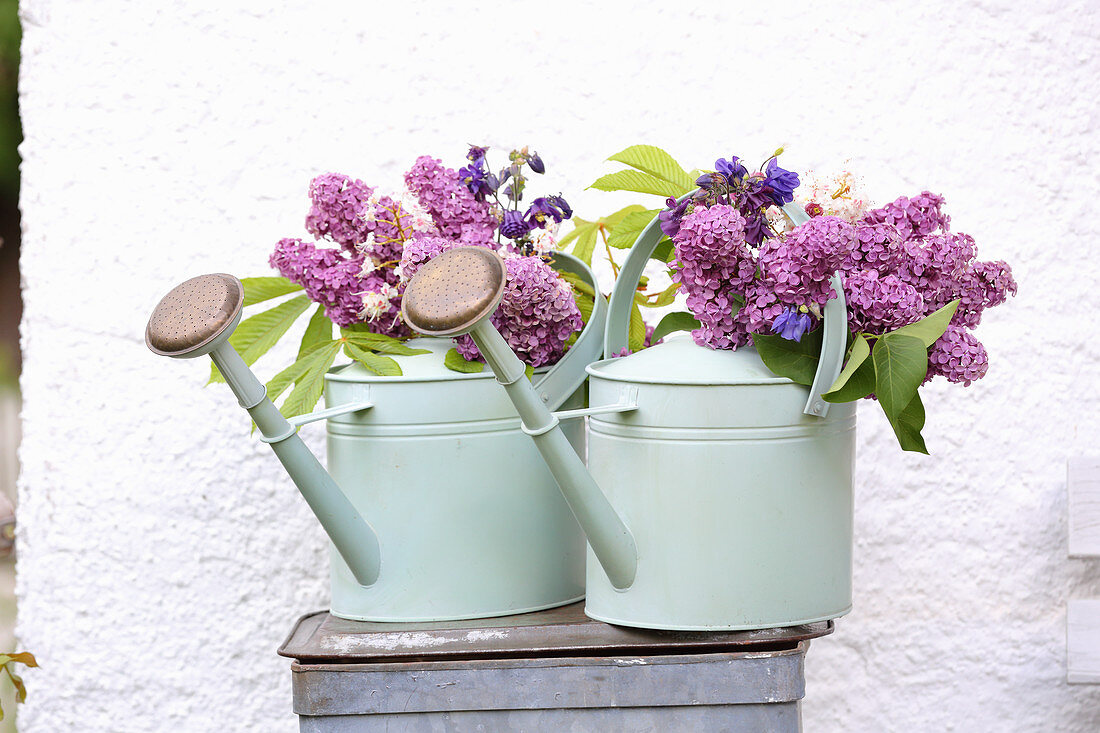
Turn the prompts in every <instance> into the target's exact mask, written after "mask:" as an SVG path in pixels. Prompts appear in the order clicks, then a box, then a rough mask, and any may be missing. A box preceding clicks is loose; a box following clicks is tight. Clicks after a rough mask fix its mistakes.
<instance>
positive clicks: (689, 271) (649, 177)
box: [594, 146, 1016, 453]
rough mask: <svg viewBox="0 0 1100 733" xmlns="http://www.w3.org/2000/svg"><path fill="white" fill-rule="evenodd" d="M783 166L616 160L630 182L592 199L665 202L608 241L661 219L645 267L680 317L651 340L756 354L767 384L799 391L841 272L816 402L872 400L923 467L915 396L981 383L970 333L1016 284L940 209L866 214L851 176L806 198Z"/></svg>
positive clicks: (937, 204) (646, 150)
mask: <svg viewBox="0 0 1100 733" xmlns="http://www.w3.org/2000/svg"><path fill="white" fill-rule="evenodd" d="M781 152H782V150H778V151H776V153H775V154H773V155H772V156H771V157H769V158H768V159H767V160H766V161H764V163H763V164H762V165H761V166H760V167H759V168H758V169H757V170H755V171H750V170H749V169H748V168H747V167H746V166H745V164H744V162H743V161H742V160H741V159H740V158H738V157H736V156H731V157H730V158H728V159H719V160H717V161H716V162H715V165H714V170H713V171H696V172H694V173H693V174H688V173H687V172H686V171H684V170H683V168H682V167H681V166H680V165H679V164H677V163H676V162H675V161H674V160H673V159H672V158H671V156H669V155H668V154H667V153H665V152H664V151H662V150H660V149H659V148H653V147H651V146H634V147H633V148H628V149H627V150H625V151H623V152H622V153H619V154H617V155H616V156H613V158H612V159H613V160H620V161H622V162H625V163H627V165H630V166H631V167H633V168H636V169H637V170H633V171H620V172H619V173H613V174H610V175H608V176H604V177H603V178H601V179H600V180H599V181H597V182H596V183H595V184H594V187H595V188H600V189H602V190H633V191H639V192H644V193H655V194H661V195H667V196H668V198H667V200H666V202H665V204H666V207H665V208H664V209H663V210H649V211H644V210H643V211H636V212H632V213H629V214H628V215H626V216H625V217H623V218H622V219H621V220H620V221H619V222H618V223H617V224H616V225H614V226H613V231H612V235H611V237H610V238H609V240H608V241H609V243H610V244H611V246H623V245H622V243H623V242H625V241H627V240H629V241H630V242H631V243H632V242H633V239H634V238H636V236H637V233H638V232H640V230H641V228H642V227H643V226H645V225H646V224H648V223H649V222H650V221H652V220H653V217H654V216H657V217H659V219H660V227H661V230H662V231H663V232H664V234H665V235H667V239H666V240H665V247H664V249H663V250H662V249H661V248H660V247H659V248H658V252H657V254H656V255H655V256H656V257H658V258H659V259H661V260H662V261H664V262H665V263H667V264H668V266H669V274H670V276H671V278H672V282H673V287H674V288H676V289H677V290H679V291H680V292H683V293H684V294H685V295H686V305H687V308H688V310H689V311H690V316H689V315H687V314H684V313H673V314H669V315H668V316H666V317H665V319H663V320H662V321H661V323H660V324H658V326H657V327H656V330H655V332H654V334H653V337H652V338H653V340H656V339H658V338H660V337H661V336H663V335H664V334H666V333H668V332H670V331H672V330H679V329H684V330H691V332H692V336H693V338H694V339H695V342H696V343H698V344H700V345H702V346H707V347H709V348H712V349H736V348H738V347H740V346H744V345H746V344H750V343H751V344H752V345H753V346H755V348H756V349H757V351H758V353H759V355H760V357H761V359H762V360H763V361H764V363H765V364H766V365H767V366H768V367H769V368H770V369H771V370H772V371H773V372H775V373H776V374H778V375H780V376H785V377H789V378H790V379H792V380H794V381H796V382H798V383H801V384H806V385H809V384H810V383H811V382H812V380H813V376H814V373H815V371H816V367H817V357H818V353H819V352H820V348H821V329H820V328H819V325H820V323H821V319H822V308H823V306H824V305H825V304H826V303H827V302H828V301H829V300H830V299H831V298H834V297H835V296H836V294H835V292H834V291H833V288H832V286H831V284H830V280H831V278H832V277H833V275H834V274H839V275H840V279H841V282H842V284H843V288H844V294H845V298H846V301H847V307H848V325H849V329H850V337H849V346H848V351H847V360H846V364H845V366H844V369H843V371H842V372H841V374H840V376H839V378H838V379H837V380H836V382H835V383H834V384H833V385H832V388H831V389H830V390H829V391H828V392H826V394H825V395H824V398H825V399H826V400H828V401H831V402H848V401H852V400H857V399H862V398H870V399H876V400H877V401H878V403H879V404H880V405H881V406H882V408H883V410H884V412H885V413H886V416H887V418H888V419H889V420H890V423H891V425H892V426H893V428H894V432H895V434H896V435H897V437H898V440H899V442H900V444H901V446H902V448H903V449H905V450H914V451H919V452H923V453H927V449H926V447H925V443H924V439H923V438H922V436H921V434H920V431H921V429H922V428H923V426H924V416H925V413H924V406H923V404H922V402H921V399H920V397H919V395H918V388H919V387H920V386H921V385H922V384H924V383H926V382H928V381H929V380H931V379H933V378H935V377H943V378H945V379H946V380H948V381H949V382H955V383H960V384H962V385H964V386H969V385H970V384H971V383H972V382H973V381H975V380H977V379H980V378H982V377H983V376H985V373H986V370H987V369H988V367H989V359H988V356H987V354H986V351H985V348H984V347H983V346H982V344H981V342H979V341H978V340H977V339H976V338H975V337H974V335H973V333H972V331H973V329H974V327H976V326H977V325H978V324H979V322H980V321H981V318H982V313H983V312H984V311H985V310H986V309H987V308H991V307H993V306H996V305H1000V304H1002V303H1004V302H1005V301H1006V300H1007V299H1008V296H1009V295H1015V293H1016V282H1015V280H1014V279H1013V277H1012V271H1011V269H1010V268H1009V266H1008V265H1007V264H1006V263H1005V262H1002V261H981V260H978V259H976V248H975V244H974V239H973V238H972V237H970V236H968V235H966V234H963V233H961V232H954V231H952V230H951V228H950V217H948V216H947V214H946V213H945V212H944V199H943V197H942V196H938V195H936V194H932V193H929V192H927V191H925V192H923V193H920V194H918V195H916V196H913V197H904V196H903V197H901V198H898V199H897V200H895V201H893V202H892V203H889V204H886V205H885V206H881V207H877V208H875V207H872V206H871V205H870V203H868V201H867V200H866V198H865V197H864V196H862V195H860V194H859V193H858V192H857V191H856V182H855V179H854V177H853V176H852V175H851V174H850V173H847V172H845V173H843V174H841V175H839V176H837V177H834V178H833V179H832V180H827V179H822V180H818V179H815V178H813V177H810V180H809V181H808V183H807V184H806V185H803V181H802V178H800V176H799V175H798V174H797V173H795V172H792V171H788V170H785V169H783V168H781V167H780V166H779V163H778V155H779V154H780V153H781ZM624 173H629V174H631V176H630V178H623V177H622V176H623V174H624ZM616 176H619V178H616ZM640 176H641V177H640ZM688 179H693V180H692V182H691V184H690V185H687V186H685V185H684V184H685V181H686V180H688ZM792 203H794V204H796V205H797V206H799V207H800V208H801V209H802V210H803V211H805V213H806V215H807V216H808V217H809V219H808V221H805V222H803V223H799V224H797V225H796V224H795V222H794V221H792V220H791V219H790V218H789V217H788V216H787V215H786V213H785V212H784V211H783V209H782V207H783V206H785V205H790V204H792ZM639 208H640V207H639ZM802 218H803V217H799V219H802ZM616 239H617V241H618V244H616V242H615V241H614V240H616ZM626 246H629V245H626Z"/></svg>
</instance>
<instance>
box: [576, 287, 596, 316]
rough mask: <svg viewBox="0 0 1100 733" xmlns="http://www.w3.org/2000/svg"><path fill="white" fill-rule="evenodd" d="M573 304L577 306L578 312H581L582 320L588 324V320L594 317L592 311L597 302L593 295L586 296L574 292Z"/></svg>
mask: <svg viewBox="0 0 1100 733" xmlns="http://www.w3.org/2000/svg"><path fill="white" fill-rule="evenodd" d="M573 302H575V303H576V304H577V310H579V311H580V312H581V320H582V321H584V322H585V323H588V319H589V318H591V317H592V309H593V308H595V307H596V302H595V300H593V298H592V296H591V295H584V294H583V293H578V292H576V291H574V292H573Z"/></svg>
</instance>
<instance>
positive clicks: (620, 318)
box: [603, 194, 848, 417]
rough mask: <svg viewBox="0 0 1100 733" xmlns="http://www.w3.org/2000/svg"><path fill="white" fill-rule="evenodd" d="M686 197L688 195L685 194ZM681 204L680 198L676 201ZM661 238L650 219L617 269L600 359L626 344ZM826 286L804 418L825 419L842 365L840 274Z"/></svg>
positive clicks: (790, 207)
mask: <svg viewBox="0 0 1100 733" xmlns="http://www.w3.org/2000/svg"><path fill="white" fill-rule="evenodd" d="M687 195H688V196H690V195H691V194H687ZM680 200H681V201H682V200H683V198H681V199H680ZM782 209H783V213H784V214H785V215H786V216H787V218H788V219H790V220H791V222H792V223H794V224H795V225H798V224H803V223H805V222H807V221H809V219H810V217H809V216H808V215H807V214H806V212H805V211H803V210H802V208H801V207H800V206H798V205H797V204H794V203H790V204H787V205H786V206H783V207H782ZM663 237H664V232H662V231H661V221H660V219H659V217H656V216H655V217H653V221H651V222H649V224H648V225H647V226H646V228H645V229H643V230H642V233H641V234H639V235H638V239H637V240H636V241H635V242H634V246H633V247H631V248H630V252H629V254H627V256H626V260H625V261H624V262H623V266H622V267H621V268H620V269H619V277H618V279H617V280H616V281H615V289H614V290H612V291H611V302H610V304H609V306H608V314H607V330H606V331H605V333H604V344H603V351H604V357H605V358H610V357H611V355H612V354H617V353H619V352H620V351H622V350H623V349H624V348H625V347H626V345H627V334H629V332H630V310H631V306H632V305H633V304H634V293H635V292H636V291H637V287H638V283H639V282H640V281H641V278H642V271H643V270H645V266H646V264H648V263H649V258H650V257H652V256H653V252H654V251H655V250H656V249H657V244H658V243H659V242H660V241H661V239H662V238H663ZM830 285H832V287H833V291H834V292H835V293H836V297H835V298H833V299H832V300H830V301H829V302H828V303H826V304H825V309H824V313H823V316H824V319H823V320H824V322H823V323H822V326H821V327H822V329H823V331H822V339H821V356H820V358H819V360H818V363H817V372H816V373H815V374H814V381H813V385H812V386H811V387H810V397H809V399H808V400H807V401H806V407H805V409H804V410H803V412H805V413H806V414H807V415H816V416H817V417H825V415H826V414H827V413H828V411H829V403H828V402H826V401H825V400H823V399H821V395H822V394H823V393H825V392H827V391H828V390H829V387H830V386H832V384H833V382H835V381H836V378H837V376H839V375H840V369H841V366H842V365H843V362H844V351H845V349H846V348H847V341H848V309H847V303H846V301H845V299H844V288H843V285H842V283H841V280H840V273H839V272H838V273H836V274H834V275H833V277H832V279H831V280H830Z"/></svg>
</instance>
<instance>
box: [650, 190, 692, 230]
mask: <svg viewBox="0 0 1100 733" xmlns="http://www.w3.org/2000/svg"><path fill="white" fill-rule="evenodd" d="M690 205H691V198H690V197H687V198H685V199H684V200H683V201H679V202H678V201H676V199H675V198H673V197H671V196H669V197H668V198H667V199H665V206H667V207H668V208H666V209H665V210H664V211H662V212H661V213H660V214H658V215H657V218H658V219H660V220H661V231H662V232H664V233H665V236H667V237H674V236H676V233H677V232H679V231H680V220H681V219H683V218H684V212H685V211H687V207H688V206H690Z"/></svg>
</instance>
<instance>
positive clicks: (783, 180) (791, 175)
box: [764, 158, 798, 206]
mask: <svg viewBox="0 0 1100 733" xmlns="http://www.w3.org/2000/svg"><path fill="white" fill-rule="evenodd" d="M764 174H765V175H766V176H767V179H766V186H767V189H768V193H769V195H770V196H771V199H772V201H773V202H774V203H775V205H776V206H782V205H783V204H789V203H790V202H791V201H794V190H795V189H796V188H798V174H797V173H795V172H793V171H788V170H784V169H783V168H780V167H779V161H777V160H776V159H775V158H772V159H771V160H769V161H768V164H767V166H765V168H764Z"/></svg>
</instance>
